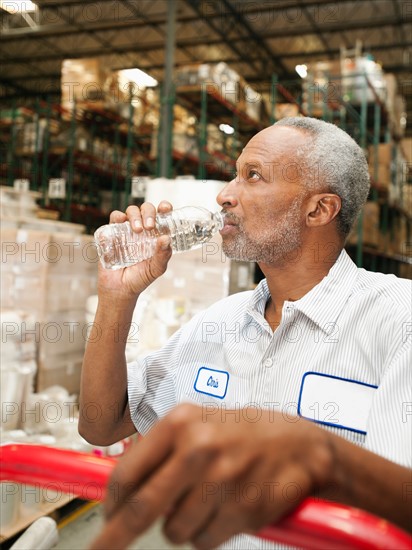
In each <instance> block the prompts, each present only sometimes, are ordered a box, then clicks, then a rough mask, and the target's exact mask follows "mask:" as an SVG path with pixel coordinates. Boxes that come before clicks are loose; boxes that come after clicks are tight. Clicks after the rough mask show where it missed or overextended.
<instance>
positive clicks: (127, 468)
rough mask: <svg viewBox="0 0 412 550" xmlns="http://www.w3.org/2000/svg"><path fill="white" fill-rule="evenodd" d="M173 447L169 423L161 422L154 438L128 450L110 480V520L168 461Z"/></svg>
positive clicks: (108, 501)
mask: <svg viewBox="0 0 412 550" xmlns="http://www.w3.org/2000/svg"><path fill="white" fill-rule="evenodd" d="M172 446H173V434H172V430H170V428H169V426H168V424H167V422H165V421H161V422H159V424H157V425H156V426H155V427H154V428H153V429H152V430H151V432H150V437H148V438H143V439H142V440H140V441H138V442H136V443H135V444H134V445H133V446H132V447H131V448H130V449H129V450H128V451H127V453H126V454H125V455H124V456H123V457H122V458H121V459H120V460H119V462H118V463H117V465H116V467H115V469H114V470H113V473H112V475H111V477H110V481H109V485H108V491H107V497H106V502H105V508H106V515H107V516H108V517H110V516H111V515H112V514H113V513H115V512H116V510H117V508H119V507H120V506H121V505H122V504H123V503H124V502H126V501H127V499H128V498H129V496H130V495H131V494H133V493H134V492H135V491H136V490H137V489H138V488H139V487H140V486H141V484H142V483H143V482H144V481H145V480H146V479H147V478H148V477H149V476H150V474H151V473H152V472H153V471H154V470H156V469H157V468H158V467H159V466H160V465H161V464H162V462H163V461H164V460H166V458H167V457H168V455H169V454H170V452H171V449H172Z"/></svg>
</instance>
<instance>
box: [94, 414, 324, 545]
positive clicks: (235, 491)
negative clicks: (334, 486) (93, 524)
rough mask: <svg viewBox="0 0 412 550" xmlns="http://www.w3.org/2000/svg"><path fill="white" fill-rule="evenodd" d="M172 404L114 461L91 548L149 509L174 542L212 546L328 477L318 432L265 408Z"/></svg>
mask: <svg viewBox="0 0 412 550" xmlns="http://www.w3.org/2000/svg"><path fill="white" fill-rule="evenodd" d="M256 414H257V412H256V409H238V410H236V411H225V410H223V411H221V410H220V409H218V410H216V409H213V411H212V410H211V409H210V407H209V408H208V407H206V406H204V407H198V406H194V405H189V404H185V405H179V406H178V407H176V408H175V409H174V410H173V411H172V412H171V413H170V414H169V415H168V416H167V417H165V418H164V419H163V420H161V421H160V422H159V423H158V424H157V425H156V426H155V427H154V428H153V430H152V431H151V432H150V434H149V435H148V436H147V437H145V438H144V439H143V440H142V441H140V442H138V443H137V444H136V445H135V446H134V447H132V448H131V449H130V451H129V452H128V453H127V454H126V455H125V457H124V458H122V459H121V460H120V461H119V463H118V465H117V466H116V468H115V470H114V472H113V475H112V478H111V481H110V484H109V491H108V497H107V501H106V515H107V523H106V526H105V528H104V530H103V532H102V534H101V535H100V536H99V538H98V539H97V540H96V541H95V542H94V544H93V546H92V548H93V549H102V548H104V549H110V548H126V547H127V546H128V544H130V543H131V542H132V541H133V540H134V538H135V537H136V536H137V535H139V534H141V533H142V532H143V531H145V530H146V529H148V527H149V526H150V525H151V524H152V523H153V522H154V521H155V520H156V519H157V518H158V517H159V516H164V517H165V526H164V531H165V534H166V536H167V537H168V538H169V540H170V541H171V542H173V543H175V544H181V543H184V542H187V541H190V542H191V543H192V544H193V545H194V546H195V547H197V548H212V547H216V546H218V545H219V544H221V543H222V542H223V541H225V540H227V539H229V538H230V537H231V536H233V535H235V534H236V533H239V532H249V533H253V532H256V531H257V530H259V529H260V528H261V527H263V526H265V525H267V524H268V523H270V522H273V521H277V520H279V519H280V518H281V517H282V516H284V515H285V514H286V513H288V512H289V511H290V510H291V509H293V508H294V507H295V506H296V505H297V504H298V503H299V502H300V501H301V500H302V499H304V498H305V497H306V496H307V495H309V494H310V493H311V492H312V491H313V490H314V489H316V488H318V487H321V486H322V485H323V483H325V482H326V480H327V479H328V476H329V473H330V468H331V462H332V460H331V451H330V446H329V444H328V442H327V435H326V432H325V431H323V430H320V429H319V428H317V427H316V426H314V425H313V424H311V423H309V422H306V421H304V420H299V421H298V422H288V421H287V420H286V419H285V418H284V417H283V416H282V414H280V413H277V412H274V411H269V410H260V409H259V410H258V414H259V420H258V421H256Z"/></svg>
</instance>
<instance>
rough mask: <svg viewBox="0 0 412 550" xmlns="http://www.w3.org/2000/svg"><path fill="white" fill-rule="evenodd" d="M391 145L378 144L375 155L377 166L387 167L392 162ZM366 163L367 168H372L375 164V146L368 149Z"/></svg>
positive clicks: (392, 146)
mask: <svg viewBox="0 0 412 550" xmlns="http://www.w3.org/2000/svg"><path fill="white" fill-rule="evenodd" d="M393 148H394V145H393V143H379V144H378V154H377V159H378V160H377V161H378V163H379V164H386V165H387V166H389V164H390V163H391V162H392V155H393ZM368 153H369V154H368V161H369V166H372V167H373V166H374V164H375V158H376V154H375V146H374V145H370V146H369V147H368Z"/></svg>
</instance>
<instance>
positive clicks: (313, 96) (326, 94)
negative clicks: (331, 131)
mask: <svg viewBox="0 0 412 550" xmlns="http://www.w3.org/2000/svg"><path fill="white" fill-rule="evenodd" d="M340 76H341V64H340V61H339V60H337V61H318V62H317V63H314V64H313V65H311V66H309V68H308V76H307V78H305V79H303V94H302V98H303V101H302V108H303V109H304V111H306V112H307V113H309V115H310V116H315V117H321V116H322V115H323V112H324V110H325V108H327V107H328V106H331V105H336V104H337V103H338V101H339V98H340V97H341V96H342V93H343V91H342V80H341V78H340Z"/></svg>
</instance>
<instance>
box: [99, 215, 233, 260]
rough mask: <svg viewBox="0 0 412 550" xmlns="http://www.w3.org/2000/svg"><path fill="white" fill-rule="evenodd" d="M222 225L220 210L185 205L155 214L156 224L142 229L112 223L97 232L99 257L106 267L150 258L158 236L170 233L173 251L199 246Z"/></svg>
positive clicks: (127, 223) (128, 224)
mask: <svg viewBox="0 0 412 550" xmlns="http://www.w3.org/2000/svg"><path fill="white" fill-rule="evenodd" d="M222 227H223V217H222V215H221V214H220V213H218V212H216V213H214V214H213V213H211V212H209V211H208V210H206V209H205V208H200V207H194V206H186V207H184V208H179V209H177V210H172V211H171V212H169V213H167V214H158V215H157V216H156V227H155V229H153V230H151V231H147V230H143V231H142V232H140V233H136V232H134V231H132V228H131V226H130V223H129V222H124V223H111V224H108V225H104V226H102V227H100V228H99V229H98V230H97V231H96V232H95V234H94V239H95V242H96V246H97V251H98V253H99V257H100V261H101V263H102V265H103V267H105V268H106V269H121V268H123V267H128V266H131V265H133V264H136V263H138V262H142V261H143V260H147V259H148V258H151V257H152V256H153V254H154V251H155V248H156V241H157V238H158V237H159V236H161V235H169V236H170V238H171V246H172V250H173V252H174V253H176V252H184V251H185V250H192V249H194V248H199V247H200V246H202V244H204V243H206V242H208V241H209V240H210V239H211V238H212V237H213V235H214V234H215V233H217V232H218V231H219V230H220V229H221V228H222Z"/></svg>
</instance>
